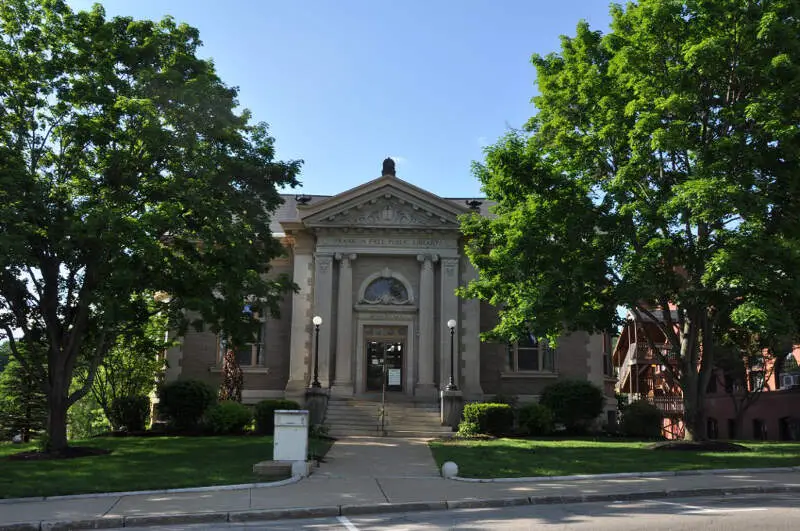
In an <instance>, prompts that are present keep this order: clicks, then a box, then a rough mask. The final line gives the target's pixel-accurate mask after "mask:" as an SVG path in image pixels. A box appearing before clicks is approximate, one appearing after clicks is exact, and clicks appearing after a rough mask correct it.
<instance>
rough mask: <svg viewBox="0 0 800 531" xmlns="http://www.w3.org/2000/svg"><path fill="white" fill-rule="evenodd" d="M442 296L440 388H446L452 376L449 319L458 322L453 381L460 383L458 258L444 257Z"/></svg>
mask: <svg viewBox="0 0 800 531" xmlns="http://www.w3.org/2000/svg"><path fill="white" fill-rule="evenodd" d="M441 267H442V276H441V287H442V294H441V295H442V298H441V302H440V304H439V308H441V314H440V315H439V327H440V328H439V334H440V336H439V337H441V339H442V341H441V346H440V350H439V352H440V354H441V357H440V358H439V360H440V365H439V367H440V368H441V369H440V370H439V386H440V387H439V388H440V389H444V387H445V386H446V385H447V382H448V380H449V378H450V329H449V328H448V327H447V321H449V320H450V319H455V320H456V323H457V325H456V326H457V328H456V333H455V337H454V338H453V343H454V345H453V357H454V360H455V361H454V364H455V367H454V369H455V371H454V372H455V373H454V374H453V381H454V382H455V383H456V385H458V382H459V372H460V371H459V366H460V361H459V360H460V359H461V357H460V356H459V354H460V352H461V348H460V346H459V336H460V335H461V326H460V324H461V323H460V319H459V315H458V297H457V296H456V288H458V258H450V257H448V258H445V257H442V266H441Z"/></svg>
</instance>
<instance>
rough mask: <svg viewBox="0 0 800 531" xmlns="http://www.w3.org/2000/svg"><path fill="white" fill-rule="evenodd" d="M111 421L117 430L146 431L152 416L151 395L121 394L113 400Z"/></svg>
mask: <svg viewBox="0 0 800 531" xmlns="http://www.w3.org/2000/svg"><path fill="white" fill-rule="evenodd" d="M109 413H110V414H111V418H110V419H109V420H110V421H111V424H112V426H114V429H115V430H125V431H131V432H134V431H144V429H145V427H146V425H147V419H148V418H149V417H150V397H147V396H120V397H117V398H115V399H114V400H113V401H112V402H111V411H110V412H109Z"/></svg>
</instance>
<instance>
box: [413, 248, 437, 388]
mask: <svg viewBox="0 0 800 531" xmlns="http://www.w3.org/2000/svg"><path fill="white" fill-rule="evenodd" d="M437 258H438V257H437V256H436V255H429V254H424V255H423V254H421V255H418V256H417V260H418V261H419V262H420V274H419V297H418V298H417V300H418V301H419V352H418V354H417V359H418V360H419V361H418V364H419V368H418V374H419V380H418V381H417V386H416V389H415V391H414V394H415V395H417V396H427V397H430V398H433V397H435V396H436V385H435V384H434V382H433V366H434V363H433V362H434V356H435V352H436V350H435V349H434V338H435V334H434V328H433V326H434V318H435V317H434V301H433V292H434V289H435V283H434V278H433V264H434V262H436V260H437Z"/></svg>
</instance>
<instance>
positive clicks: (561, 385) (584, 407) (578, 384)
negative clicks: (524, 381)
mask: <svg viewBox="0 0 800 531" xmlns="http://www.w3.org/2000/svg"><path fill="white" fill-rule="evenodd" d="M604 402H605V397H604V396H603V391H602V389H600V388H599V387H597V386H596V385H594V384H592V383H591V382H587V381H585V380H564V381H561V382H556V383H554V384H553V385H550V386H548V387H546V388H545V390H544V391H543V392H542V396H541V398H540V399H539V403H540V404H542V405H543V406H546V407H547V408H549V409H550V411H552V412H553V416H554V417H555V421H556V422H560V423H563V424H564V426H565V427H566V429H567V431H568V432H570V433H583V432H585V431H586V430H587V429H588V428H589V426H590V425H591V423H592V422H593V421H594V419H596V418H597V416H598V415H600V413H602V412H603V403H604Z"/></svg>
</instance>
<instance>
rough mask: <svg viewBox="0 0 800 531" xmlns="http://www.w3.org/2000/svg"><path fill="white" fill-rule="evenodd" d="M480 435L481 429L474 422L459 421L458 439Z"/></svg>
mask: <svg viewBox="0 0 800 531" xmlns="http://www.w3.org/2000/svg"><path fill="white" fill-rule="evenodd" d="M480 434H481V427H480V426H478V425H477V424H475V423H474V422H466V421H463V420H462V421H461V422H460V423H459V424H458V436H459V437H475V436H476V435H480Z"/></svg>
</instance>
